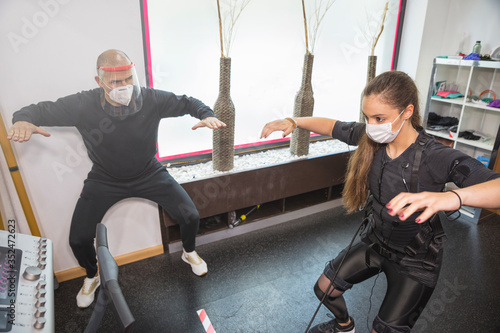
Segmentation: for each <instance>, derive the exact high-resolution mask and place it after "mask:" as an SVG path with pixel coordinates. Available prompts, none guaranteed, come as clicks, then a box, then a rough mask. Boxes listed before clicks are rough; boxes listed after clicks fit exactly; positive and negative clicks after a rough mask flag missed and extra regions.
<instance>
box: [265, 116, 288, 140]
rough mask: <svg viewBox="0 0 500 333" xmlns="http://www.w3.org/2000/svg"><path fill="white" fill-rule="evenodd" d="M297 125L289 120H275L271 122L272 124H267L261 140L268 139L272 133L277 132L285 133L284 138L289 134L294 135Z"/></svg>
mask: <svg viewBox="0 0 500 333" xmlns="http://www.w3.org/2000/svg"><path fill="white" fill-rule="evenodd" d="M295 126H296V125H295V123H294V122H293V121H291V120H288V119H280V120H275V121H271V122H270V123H267V124H266V125H265V126H264V128H263V129H262V133H261V134H260V138H261V139H265V138H267V137H268V136H269V135H271V133H273V132H276V131H283V137H285V136H287V135H288V134H290V133H292V132H293V130H294V129H295Z"/></svg>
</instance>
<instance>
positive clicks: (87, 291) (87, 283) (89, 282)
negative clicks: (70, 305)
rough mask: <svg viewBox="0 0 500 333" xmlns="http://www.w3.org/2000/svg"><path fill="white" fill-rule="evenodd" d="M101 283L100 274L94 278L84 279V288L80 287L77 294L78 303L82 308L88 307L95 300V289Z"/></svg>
mask: <svg viewBox="0 0 500 333" xmlns="http://www.w3.org/2000/svg"><path fill="white" fill-rule="evenodd" d="M100 284H101V281H100V280H99V275H96V276H95V277H93V278H85V280H83V286H82V289H80V291H79V292H78V295H76V305H78V307H79V308H82V309H84V308H88V307H89V305H90V304H92V302H93V301H94V294H95V291H96V289H97V287H99V285H100Z"/></svg>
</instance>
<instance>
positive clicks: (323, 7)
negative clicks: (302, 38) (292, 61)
mask: <svg viewBox="0 0 500 333" xmlns="http://www.w3.org/2000/svg"><path fill="white" fill-rule="evenodd" d="M334 2H335V0H327V1H323V0H319V1H318V0H314V7H313V10H312V13H311V15H310V16H309V18H307V15H306V6H305V3H304V0H302V13H303V15H304V29H305V35H306V51H307V54H311V53H313V52H314V45H315V44H316V38H317V37H318V31H319V26H320V24H321V21H323V19H324V18H325V15H326V12H327V11H328V10H329V9H330V7H331V6H332V5H333V3H334ZM308 26H309V28H308ZM309 41H310V43H309ZM309 47H310V49H309Z"/></svg>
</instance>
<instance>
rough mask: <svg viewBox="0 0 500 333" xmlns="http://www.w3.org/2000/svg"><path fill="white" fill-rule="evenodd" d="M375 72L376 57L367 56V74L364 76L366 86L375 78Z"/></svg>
mask: <svg viewBox="0 0 500 333" xmlns="http://www.w3.org/2000/svg"><path fill="white" fill-rule="evenodd" d="M376 71H377V56H375V55H371V56H368V72H367V74H366V84H368V83H369V82H370V81H371V80H373V79H374V78H375V73H376Z"/></svg>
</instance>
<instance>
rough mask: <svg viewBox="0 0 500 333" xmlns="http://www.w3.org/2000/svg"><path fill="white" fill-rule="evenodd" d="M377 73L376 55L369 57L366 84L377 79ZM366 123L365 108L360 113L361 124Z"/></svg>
mask: <svg viewBox="0 0 500 333" xmlns="http://www.w3.org/2000/svg"><path fill="white" fill-rule="evenodd" d="M376 72H377V56H375V55H371V56H368V70H367V73H366V84H368V83H370V81H371V80H373V79H374V78H375V74H376ZM361 102H362V101H361ZM364 121H365V116H364V115H363V108H362V107H361V111H360V112H359V122H364Z"/></svg>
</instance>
